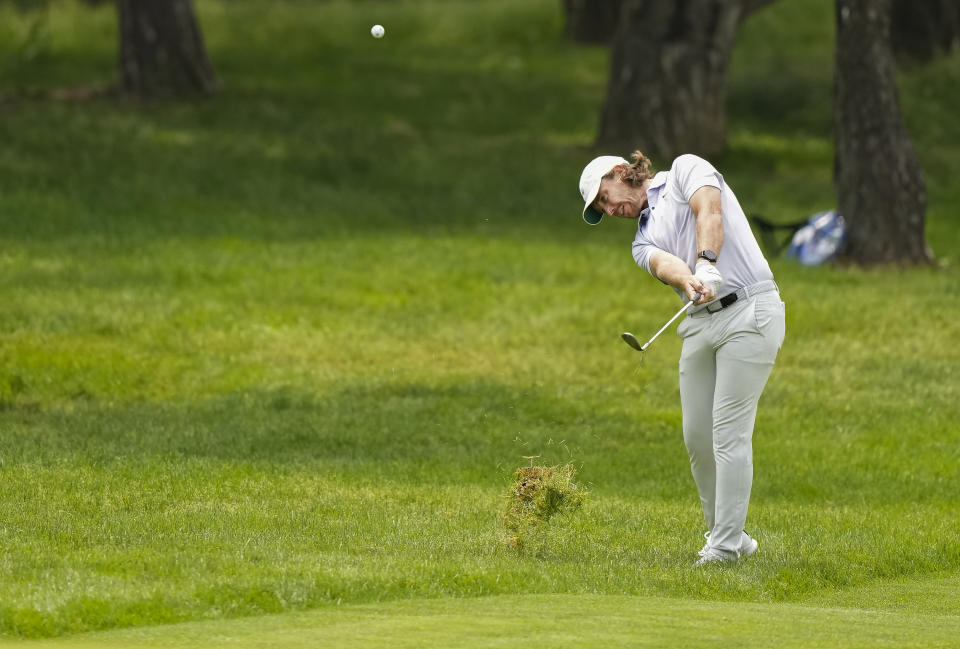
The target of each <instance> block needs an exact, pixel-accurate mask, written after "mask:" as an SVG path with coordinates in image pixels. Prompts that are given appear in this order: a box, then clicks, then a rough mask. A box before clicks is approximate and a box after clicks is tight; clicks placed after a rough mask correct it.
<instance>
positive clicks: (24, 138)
mask: <svg viewBox="0 0 960 649" xmlns="http://www.w3.org/2000/svg"><path fill="white" fill-rule="evenodd" d="M830 5H831V3H830V2H828V1H827V0H804V2H789V3H788V2H782V3H776V4H774V5H771V7H770V8H769V9H767V10H765V11H764V12H762V13H759V14H757V15H756V16H755V17H753V18H751V19H750V21H749V22H748V23H747V24H746V25H745V27H744V29H745V33H744V36H743V39H742V41H741V43H740V46H739V47H738V50H737V52H735V56H734V61H733V68H732V70H731V81H730V106H731V114H730V150H729V151H728V153H727V154H725V155H724V156H721V157H720V158H718V165H719V166H721V168H722V169H723V170H724V173H725V176H726V177H727V179H728V180H729V181H730V182H731V184H732V185H733V186H734V187H735V188H736V191H737V193H738V196H739V197H740V198H741V201H742V202H743V203H744V205H745V207H746V209H747V211H748V212H759V213H763V214H765V215H767V216H768V217H771V218H776V219H780V218H782V219H783V220H792V219H796V218H802V217H803V216H807V215H809V214H810V213H812V212H813V211H816V210H819V209H826V208H829V207H832V206H833V202H834V201H833V193H832V192H833V190H832V186H831V184H830V174H831V171H830V169H831V164H832V149H831V142H830V134H829V124H830V112H829V111H830V106H829V102H828V99H827V98H828V97H829V94H830V86H831V80H830V70H829V61H830V55H829V52H830V50H831V48H832V26H831V25H830V20H831V16H832V12H831V9H830ZM49 6H50V9H48V10H45V11H44V12H41V13H39V14H38V13H35V12H32V13H20V12H17V11H15V10H13V9H11V8H10V6H9V5H6V4H5V5H2V6H0V16H2V20H0V62H2V65H0V73H2V75H3V76H2V77H0V79H2V84H3V89H4V91H5V92H6V91H8V90H10V89H14V90H16V89H18V88H19V89H23V88H27V87H30V88H38V87H39V88H53V87H61V86H64V85H72V84H76V85H92V84H98V83H109V82H110V81H111V80H112V78H113V75H114V71H113V65H114V62H113V58H114V57H113V49H112V48H113V45H112V42H113V41H112V40H110V39H109V38H108V39H104V38H103V34H104V33H106V34H108V35H109V34H111V33H112V32H111V30H112V29H114V28H115V27H114V26H113V21H114V19H113V17H112V10H111V8H110V7H109V6H106V7H103V8H100V9H97V10H92V9H89V8H87V7H85V5H82V4H81V3H73V2H55V3H52V4H50V5H49ZM198 8H199V11H200V15H201V20H202V21H203V26H204V30H205V33H206V34H207V37H208V43H209V45H210V48H211V53H212V56H213V59H214V63H215V65H216V67H217V70H218V72H219V73H220V74H221V76H222V77H223V79H224V83H225V85H224V88H225V90H224V92H223V94H222V95H221V96H219V97H217V98H216V99H213V100H211V101H206V102H183V103H174V102H159V103H155V104H144V103H138V102H133V101H129V102H111V101H107V100H95V101H91V102H80V103H63V102H50V101H38V100H28V101H19V100H15V101H6V102H4V103H2V104H0V138H2V140H3V142H4V147H3V148H2V150H0V197H2V200H0V304H2V305H3V306H2V308H0V521H2V523H0V547H2V552H0V574H2V575H3V579H2V580H0V631H2V632H3V633H5V634H11V635H16V636H53V635H59V634H71V633H76V632H82V631H92V630H102V629H111V628H116V627H130V626H142V625H152V624H159V623H172V622H180V621H187V620H203V619H214V620H223V619H231V618H235V617H238V616H246V615H256V614H262V613H279V612H289V611H293V610H302V609H309V608H317V607H321V608H322V607H326V606H333V605H336V604H337V603H340V604H341V605H346V604H362V603H367V604H371V605H373V604H372V603H384V602H387V601H389V600H414V601H413V602H411V603H410V605H411V606H417V605H419V602H420V601H421V600H424V598H444V597H450V596H452V597H472V596H480V595H484V596H485V595H490V594H503V595H510V594H517V593H522V594H530V593H541V594H563V593H566V594H586V593H590V594H596V593H600V594H606V595H626V594H629V595H641V596H650V597H657V598H683V599H687V600H690V601H692V600H729V601H733V602H740V603H742V602H761V603H763V602H766V603H769V602H783V603H797V602H802V603H806V604H809V605H811V606H840V607H857V608H877V609H878V610H888V609H889V608H891V607H896V606H901V607H905V608H902V609H901V610H909V611H914V612H917V613H923V612H924V611H926V610H927V608H926V607H927V605H928V604H929V603H930V602H931V601H937V602H941V604H940V605H939V606H938V607H937V608H936V611H937V612H938V613H939V614H943V615H956V614H957V613H958V611H957V609H956V608H955V606H951V604H950V602H951V601H953V602H955V601H956V600H955V598H953V599H951V598H949V597H942V593H943V592H945V590H948V589H949V585H950V584H952V583H953V582H951V581H950V579H951V578H952V577H951V575H955V574H956V573H957V571H958V569H960V542H958V540H957V537H956V533H955V530H956V529H957V525H958V523H960V520H958V513H957V508H956V494H957V493H958V490H960V475H958V469H957V467H958V450H957V449H958V448H960V445H958V441H960V439H958V432H957V431H958V429H957V426H956V422H955V416H954V413H955V412H956V405H955V404H956V403H957V402H958V400H960V395H958V385H960V382H958V380H957V379H958V374H957V372H958V370H957V368H958V367H960V352H958V351H957V349H956V345H955V341H956V340H957V339H958V337H960V324H958V323H960V318H958V317H957V316H958V310H957V305H958V304H960V302H958V297H960V289H958V288H957V287H956V285H955V283H953V282H951V281H949V279H947V278H949V276H950V271H951V269H952V266H953V265H954V264H955V254H956V253H955V252H954V251H955V250H956V249H957V245H958V244H960V236H958V233H960V228H957V224H956V222H955V219H954V218H953V212H952V205H954V204H955V203H956V201H955V200H954V199H955V198H957V197H956V196H955V194H956V192H957V189H956V187H955V182H954V178H955V177H956V176H957V175H958V173H960V162H958V160H960V158H958V157H957V156H956V150H957V143H958V142H960V130H958V129H960V127H958V126H957V123H956V121H955V120H952V119H949V118H948V116H950V115H952V112H953V110H954V107H955V106H956V105H958V99H960V97H958V95H957V92H958V91H957V88H960V83H958V82H960V66H958V59H957V57H953V58H950V59H944V60H941V61H938V62H936V63H934V64H932V65H931V66H929V67H923V68H913V69H906V70H902V71H901V83H902V93H901V99H902V101H903V106H904V111H905V115H906V118H907V121H908V124H909V125H910V127H911V130H912V133H913V134H914V137H915V138H916V142H917V148H918V152H919V155H920V157H921V160H922V162H923V164H924V170H925V173H926V178H927V183H928V190H929V204H930V209H929V212H928V218H929V233H930V237H929V238H930V243H931V246H932V247H933V249H934V252H935V253H936V254H937V255H938V257H939V259H940V260H941V264H942V265H941V266H938V267H934V268H927V269H908V270H902V269H883V270H869V271H867V270H857V269H830V268H818V269H807V268H801V267H798V266H796V265H793V264H791V263H788V262H786V261H784V260H780V259H778V260H774V261H773V266H774V271H775V273H776V275H777V279H778V281H779V282H780V284H781V286H782V288H783V295H784V298H785V300H786V302H787V339H786V343H785V345H784V348H783V351H782V353H781V356H780V358H779V359H778V363H777V366H776V368H775V369H774V372H773V375H772V377H771V380H770V383H769V387H768V388H767V391H766V393H765V396H764V399H763V401H762V403H761V409H760V415H759V418H758V422H757V432H756V438H755V475H756V481H755V487H754V494H753V499H752V505H751V512H750V518H749V525H750V527H749V530H750V532H751V533H752V534H754V535H755V536H756V537H757V538H758V539H759V540H760V543H761V546H760V547H761V551H760V553H758V555H756V556H755V557H752V558H751V559H750V560H749V561H746V562H744V563H743V565H741V566H740V567H738V568H736V569H733V570H720V571H707V572H695V571H692V570H690V564H691V563H692V561H693V559H694V558H695V553H696V550H697V549H699V547H700V545H701V544H702V537H701V534H702V531H703V530H702V521H701V516H700V513H699V511H698V504H697V502H696V494H695V489H694V486H693V482H692V479H691V477H690V475H689V467H688V465H687V460H686V455H685V451H684V449H683V445H682V439H681V436H680V433H679V430H680V429H679V424H680V414H679V398H678V394H677V387H676V364H675V363H676V358H677V356H678V351H679V341H678V340H677V339H676V338H675V337H671V336H667V335H664V336H662V337H661V338H660V339H658V341H657V344H656V346H655V347H654V348H652V349H651V350H650V351H649V352H647V354H648V355H649V358H648V359H647V360H646V362H645V364H644V365H643V366H642V368H640V369H639V370H638V369H637V366H636V355H635V354H634V353H632V352H630V350H629V349H627V348H626V347H625V346H624V345H623V343H622V342H621V341H620V340H619V333H620V332H621V331H623V330H625V329H626V330H632V331H637V332H640V331H650V332H651V333H652V332H653V331H655V330H656V329H657V328H658V327H659V326H660V324H662V322H663V320H664V318H665V317H666V316H669V314H671V313H673V312H674V311H675V309H676V308H677V305H676V304H675V298H674V297H673V295H672V294H671V293H670V292H669V291H666V290H664V289H662V287H659V286H658V285H657V283H656V282H654V281H653V280H651V279H649V278H648V277H646V276H645V275H643V274H642V272H641V271H638V270H637V269H636V268H635V267H634V266H633V264H632V260H631V259H630V256H629V245H628V244H629V241H630V240H631V238H632V232H631V228H630V227H629V225H628V224H607V225H605V226H604V227H601V228H593V229H585V226H583V224H582V223H581V222H580V221H579V219H578V218H577V211H578V210H577V206H576V202H577V196H576V193H575V191H574V189H573V183H574V181H575V179H576V178H577V175H578V174H579V171H580V169H581V168H582V164H583V161H584V160H585V159H587V158H588V157H589V156H590V155H591V153H592V152H591V151H590V147H589V142H590V140H591V136H592V133H593V131H594V129H595V126H596V124H595V121H596V116H597V115H598V110H599V105H600V102H601V101H602V97H603V91H604V85H605V84H604V79H605V75H606V65H607V59H606V52H605V51H604V50H603V49H602V48H592V47H591V48H584V47H576V46H573V45H570V44H565V43H563V42H562V40H560V38H559V35H560V32H561V27H562V26H561V22H560V16H559V8H558V6H556V4H555V3H554V2H550V1H547V0H542V1H541V0H537V1H536V2H529V3H519V4H518V3H511V2H505V1H500V0H485V1H484V2H470V3H458V2H449V1H447V2H439V1H438V2H424V3H420V2H418V3H412V2H399V3H377V2H365V3H346V2H331V3H316V4H312V3H311V4H308V3H302V2H272V3H269V7H268V6H267V5H266V4H264V3H262V2H258V1H254V0H251V1H249V2H230V3H226V2H213V1H205V2H199V3H198ZM374 16H375V18H374ZM374 22H379V23H382V24H384V25H386V27H387V36H386V37H385V38H384V39H382V40H380V41H374V40H373V39H371V38H370V37H369V36H368V35H367V34H368V30H369V26H370V24H373V23H374ZM34 24H42V29H41V32H42V33H43V34H45V36H44V37H43V39H39V40H38V37H37V36H36V34H37V33H38V32H36V30H34V31H33V32H31V30H33V29H34V28H33V27H32V25H34ZM31 33H33V34H34V36H31V35H30V34H31ZM31 39H33V40H31ZM31 43H32V44H31ZM771 53H773V54H774V55H775V56H773V58H770V56H771ZM811 57H812V58H811ZM931 80H936V83H931ZM8 94H9V93H8ZM14 94H15V93H14ZM634 144H635V143H625V144H624V151H623V152H622V153H625V152H628V151H629V150H630V149H631V148H632V147H633V146H634ZM531 455H540V456H541V459H540V462H541V463H543V464H546V465H548V466H551V465H562V464H565V463H567V462H569V461H570V460H571V458H576V462H577V467H578V483H580V484H582V485H583V486H585V487H586V488H589V490H590V492H591V498H590V500H589V501H588V502H587V503H585V504H584V506H583V508H582V509H581V510H580V511H579V512H578V514H577V516H573V517H559V518H557V519H555V520H552V521H551V523H550V535H551V536H550V543H549V544H548V546H547V548H546V549H545V550H544V552H542V553H539V554H537V555H536V556H522V555H518V554H517V553H516V552H515V551H513V550H511V549H510V548H508V547H505V546H504V545H503V544H502V542H501V538H500V520H499V516H500V513H501V511H502V506H503V500H502V494H503V493H504V492H505V491H506V490H507V489H508V488H509V485H510V483H511V473H512V471H513V470H514V468H515V467H516V466H518V464H521V463H524V462H523V460H522V457H523V456H531ZM944 579H946V581H943V580H944ZM932 580H933V581H932ZM904 584H906V586H905V585H904ZM918 584H919V585H918ZM945 584H946V585H945ZM905 590H906V591H909V592H913V593H914V595H913V596H911V597H908V598H907V603H906V604H897V602H898V601H899V600H898V599H897V597H895V596H892V594H893V595H896V594H902V593H903V592H904V591H905ZM931 593H933V594H931ZM938 594H940V595H938ZM400 605H403V604H402V603H401V604H398V606H400ZM424 605H426V604H424ZM545 605H549V604H545ZM384 610H388V609H384ZM718 610H719V609H718ZM897 619H899V618H897ZM931 619H932V618H927V619H926V621H924V622H921V623H918V626H917V628H916V629H915V630H917V629H920V627H923V629H927V627H933V626H936V624H934V623H932V622H930V620H931ZM938 620H939V618H938ZM938 623H939V622H938ZM751 628H754V627H751ZM755 628H757V629H759V628H762V627H760V626H757V627H755ZM920 631H922V629H920ZM920 631H918V632H920ZM929 637H930V638H933V636H929Z"/></svg>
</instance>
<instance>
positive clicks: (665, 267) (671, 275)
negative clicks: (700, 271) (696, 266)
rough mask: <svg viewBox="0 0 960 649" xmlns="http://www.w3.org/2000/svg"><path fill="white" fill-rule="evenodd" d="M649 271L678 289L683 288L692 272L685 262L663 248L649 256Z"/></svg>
mask: <svg viewBox="0 0 960 649" xmlns="http://www.w3.org/2000/svg"><path fill="white" fill-rule="evenodd" d="M650 272H651V273H652V274H653V276H654V277H656V278H657V279H659V280H660V281H661V282H663V283H664V284H669V285H670V286H672V287H673V288H675V289H677V290H680V291H682V290H684V287H685V286H686V280H688V278H689V277H690V275H691V274H692V273H691V272H690V267H689V266H687V264H686V262H684V261H683V260H682V259H680V258H679V257H677V256H675V255H672V254H670V253H669V252H666V251H664V250H658V251H657V252H655V253H654V254H653V256H652V257H651V258H650Z"/></svg>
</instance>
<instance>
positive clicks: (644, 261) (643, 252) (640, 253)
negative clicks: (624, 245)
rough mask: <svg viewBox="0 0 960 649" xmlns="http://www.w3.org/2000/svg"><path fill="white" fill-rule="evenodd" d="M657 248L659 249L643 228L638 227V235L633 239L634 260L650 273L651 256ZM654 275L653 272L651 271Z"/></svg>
mask: <svg viewBox="0 0 960 649" xmlns="http://www.w3.org/2000/svg"><path fill="white" fill-rule="evenodd" d="M655 250H659V248H657V247H656V246H655V245H653V243H651V242H650V240H649V239H647V237H646V236H645V235H644V232H643V228H642V227H641V228H638V229H637V236H636V238H634V240H633V260H634V261H635V262H637V265H638V266H640V268H642V269H644V270H645V271H647V272H648V273H650V256H651V255H652V254H653V253H654V251H655ZM650 275H651V276H652V275H653V273H650Z"/></svg>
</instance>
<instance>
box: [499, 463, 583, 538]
mask: <svg viewBox="0 0 960 649" xmlns="http://www.w3.org/2000/svg"><path fill="white" fill-rule="evenodd" d="M525 457H526V458H527V459H529V460H530V466H521V467H519V468H518V469H517V470H516V472H514V474H513V478H514V481H513V484H512V485H511V486H510V490H509V491H508V492H507V494H506V498H507V508H506V510H505V511H504V512H503V516H502V522H503V527H504V530H505V536H504V542H505V543H506V544H507V545H508V546H510V547H512V548H515V549H517V550H524V549H531V548H532V547H538V546H540V545H542V544H543V542H544V541H545V536H544V535H545V528H546V525H547V523H548V522H549V521H550V519H551V518H553V517H554V516H555V515H557V514H560V513H569V512H573V511H576V510H577V509H579V508H580V506H581V505H583V501H584V499H585V498H586V496H587V491H586V490H585V489H584V488H583V487H581V486H580V485H578V484H577V483H576V482H575V481H574V478H575V476H576V469H575V468H574V466H573V464H569V463H568V464H563V465H558V466H534V464H533V460H534V457H536V456H533V457H531V456H525Z"/></svg>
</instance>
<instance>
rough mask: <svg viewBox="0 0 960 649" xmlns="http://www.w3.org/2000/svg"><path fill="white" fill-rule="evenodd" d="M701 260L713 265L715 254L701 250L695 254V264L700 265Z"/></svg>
mask: <svg viewBox="0 0 960 649" xmlns="http://www.w3.org/2000/svg"><path fill="white" fill-rule="evenodd" d="M701 260H702V261H708V262H710V263H711V264H715V263H717V253H715V252H714V251H712V250H709V249H705V250H701V251H700V252H698V253H697V263H700V261H701Z"/></svg>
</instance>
